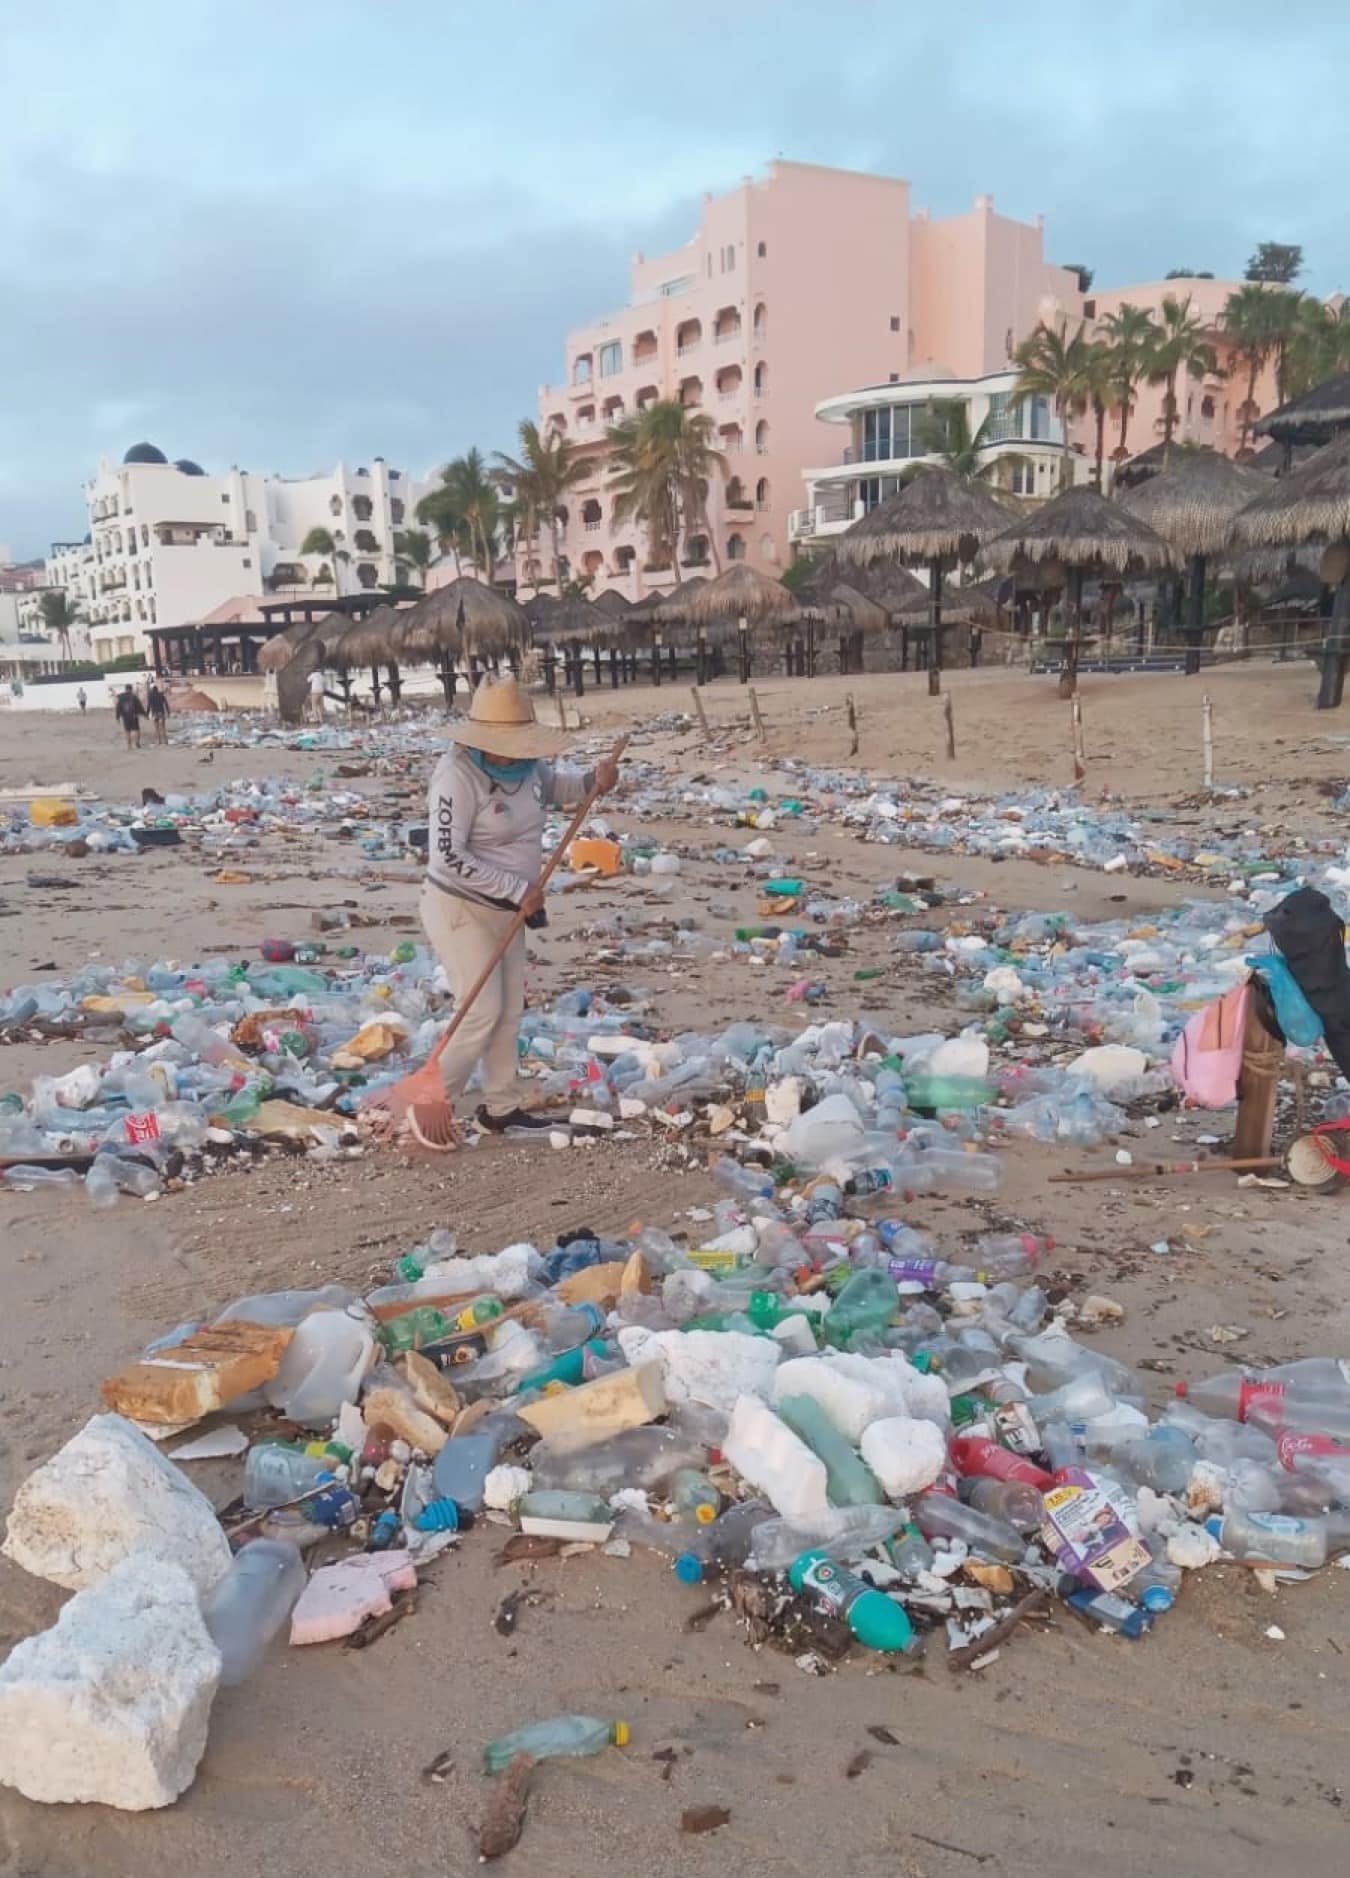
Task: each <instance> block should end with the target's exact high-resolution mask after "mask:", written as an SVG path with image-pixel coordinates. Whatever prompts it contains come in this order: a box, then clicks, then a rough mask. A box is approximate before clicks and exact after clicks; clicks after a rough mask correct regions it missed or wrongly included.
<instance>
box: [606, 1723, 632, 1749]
mask: <svg viewBox="0 0 1350 1878" xmlns="http://www.w3.org/2000/svg"><path fill="white" fill-rule="evenodd" d="M609 1738H610V1740H611V1741H612V1742H613V1743H614V1745H615V1747H616V1748H626V1747H627V1746H628V1723H627V1722H615V1724H614V1726H613V1728H611V1729H610V1733H609Z"/></svg>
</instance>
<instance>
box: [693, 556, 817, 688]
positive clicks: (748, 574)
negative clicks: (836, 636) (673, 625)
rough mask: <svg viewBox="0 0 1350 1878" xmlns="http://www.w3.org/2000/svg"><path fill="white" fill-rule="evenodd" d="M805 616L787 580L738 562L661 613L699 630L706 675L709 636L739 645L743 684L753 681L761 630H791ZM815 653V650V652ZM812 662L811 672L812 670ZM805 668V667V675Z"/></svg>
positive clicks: (700, 666)
mask: <svg viewBox="0 0 1350 1878" xmlns="http://www.w3.org/2000/svg"><path fill="white" fill-rule="evenodd" d="M804 617H808V618H809V616H804V615H803V613H802V611H801V609H800V607H799V606H798V605H797V599H796V596H795V594H792V593H789V592H788V590H787V588H786V587H785V586H784V585H783V583H782V581H780V580H774V579H772V578H771V577H770V576H769V575H768V574H761V573H759V572H758V570H757V569H755V568H753V567H751V566H749V565H748V563H746V562H745V561H736V562H734V563H733V564H732V565H731V566H730V567H729V568H727V569H726V571H725V572H724V573H721V574H718V575H717V577H716V578H715V579H713V580H707V581H704V582H703V583H702V584H701V586H700V587H699V588H698V590H697V591H696V592H695V593H693V594H689V593H687V592H683V591H682V592H681V593H680V594H679V595H678V596H672V598H671V599H670V600H669V601H667V603H666V604H665V606H663V607H661V608H660V609H659V612H658V618H660V619H667V620H668V619H683V620H685V621H687V622H688V624H689V625H690V626H692V627H693V629H694V631H695V633H696V635H697V643H698V647H699V671H700V675H702V673H703V670H704V663H705V661H704V648H705V647H706V645H707V643H708V639H709V636H710V635H711V636H712V637H714V638H715V639H716V640H717V641H718V642H719V643H722V644H725V643H728V642H730V641H731V640H733V639H734V640H735V641H736V643H737V646H738V659H739V665H740V677H741V682H742V683H745V682H747V681H748V679H749V676H750V636H751V634H752V632H753V631H754V629H755V628H756V627H760V626H769V627H777V626H785V625H789V624H792V623H795V622H798V621H801V620H802V619H803V618H804ZM813 650H814V647H813ZM810 665H811V661H810V660H808V662H807V667H806V669H810ZM800 669H802V668H801V667H800V666H799V670H800Z"/></svg>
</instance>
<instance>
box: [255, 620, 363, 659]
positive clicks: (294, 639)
mask: <svg viewBox="0 0 1350 1878" xmlns="http://www.w3.org/2000/svg"><path fill="white" fill-rule="evenodd" d="M350 625H351V621H350V620H349V619H348V617H347V615H346V614H345V613H325V614H324V616H323V618H322V619H301V620H294V621H292V623H291V624H290V625H289V626H283V627H282V629H281V631H280V632H278V633H273V634H272V637H271V638H270V639H266V640H264V641H263V643H262V645H261V646H260V647H259V648H258V670H259V671H260V672H280V671H284V670H285V668H286V667H287V666H288V665H289V664H290V662H291V660H292V659H293V658H294V657H295V655H296V653H297V652H298V651H299V650H300V648H301V646H304V645H307V644H308V643H309V642H310V640H312V639H322V638H323V637H324V635H325V634H327V636H328V637H329V638H330V639H332V638H336V637H337V635H338V634H339V633H340V632H342V631H343V630H344V629H345V628H346V627H348V626H350Z"/></svg>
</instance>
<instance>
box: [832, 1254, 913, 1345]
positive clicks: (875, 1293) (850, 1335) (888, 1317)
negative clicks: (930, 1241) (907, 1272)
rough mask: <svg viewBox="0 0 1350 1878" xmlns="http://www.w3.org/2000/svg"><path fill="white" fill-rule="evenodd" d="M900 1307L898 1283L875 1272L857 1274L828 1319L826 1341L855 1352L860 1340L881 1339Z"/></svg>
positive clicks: (840, 1296) (850, 1280)
mask: <svg viewBox="0 0 1350 1878" xmlns="http://www.w3.org/2000/svg"><path fill="white" fill-rule="evenodd" d="M899 1308H900V1293H899V1291H898V1289H897V1288H896V1283H895V1280H894V1279H893V1278H891V1277H889V1276H888V1275H887V1274H886V1273H885V1272H880V1271H877V1270H875V1269H871V1270H864V1271H860V1272H854V1274H853V1276H852V1277H851V1278H850V1279H849V1281H848V1283H847V1284H846V1285H845V1286H844V1288H843V1290H842V1291H841V1292H840V1293H839V1295H838V1297H837V1298H836V1299H835V1301H834V1303H833V1304H832V1305H831V1306H830V1308H829V1311H828V1312H827V1314H826V1317H825V1325H824V1334H825V1341H826V1342H827V1343H830V1344H833V1345H834V1347H835V1349H836V1350H848V1349H851V1348H852V1346H853V1344H854V1343H855V1341H856V1340H857V1339H858V1338H859V1337H864V1336H874V1337H876V1336H880V1335H881V1333H882V1331H883V1330H885V1329H886V1327H887V1325H888V1324H890V1323H892V1322H893V1321H894V1318H895V1316H896V1314H897V1312H898V1311H899Z"/></svg>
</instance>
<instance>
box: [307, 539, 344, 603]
mask: <svg viewBox="0 0 1350 1878" xmlns="http://www.w3.org/2000/svg"><path fill="white" fill-rule="evenodd" d="M300 552H301V554H321V555H323V556H324V558H325V560H327V561H329V562H331V564H332V571H333V598H334V599H336V598H337V597H338V595H339V594H340V593H341V592H342V583H341V581H340V580H339V578H338V562H339V561H340V560H347V559H348V558H349V556H348V554H347V550H346V549H345V548H343V547H340V546H339V545H338V538H337V536H336V535H335V534H334V533H333V531H332V529H331V528H311V529H310V531H309V533H308V534H307V535H306V536H305V538H304V540H303V541H302V542H301V543H300ZM315 581H316V583H317V581H318V575H317V574H316V575H315Z"/></svg>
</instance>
